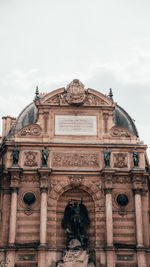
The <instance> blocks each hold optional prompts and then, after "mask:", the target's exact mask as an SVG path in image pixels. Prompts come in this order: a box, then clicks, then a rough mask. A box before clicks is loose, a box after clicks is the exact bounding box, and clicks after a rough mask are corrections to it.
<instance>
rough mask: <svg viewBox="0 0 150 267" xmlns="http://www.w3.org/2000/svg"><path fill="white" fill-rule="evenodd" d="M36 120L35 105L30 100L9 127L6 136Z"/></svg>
mask: <svg viewBox="0 0 150 267" xmlns="http://www.w3.org/2000/svg"><path fill="white" fill-rule="evenodd" d="M36 120H37V107H36V106H35V103H34V102H32V103H30V104H29V105H28V106H26V107H25V108H24V109H23V111H22V112H21V113H20V114H19V116H18V118H17V119H16V122H15V124H14V125H13V126H12V128H11V129H10V132H9V133H8V135H7V137H9V136H10V135H12V134H15V133H17V132H18V131H19V130H20V129H22V128H23V127H25V126H27V125H29V124H32V123H35V122H36Z"/></svg>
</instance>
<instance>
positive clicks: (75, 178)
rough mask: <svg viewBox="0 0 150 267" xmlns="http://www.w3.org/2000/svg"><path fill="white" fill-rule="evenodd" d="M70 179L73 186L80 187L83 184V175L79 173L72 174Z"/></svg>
mask: <svg viewBox="0 0 150 267" xmlns="http://www.w3.org/2000/svg"><path fill="white" fill-rule="evenodd" d="M69 179H70V184H71V186H72V187H79V186H80V185H81V182H82V179H83V176H82V175H78V174H75V175H70V176H69Z"/></svg>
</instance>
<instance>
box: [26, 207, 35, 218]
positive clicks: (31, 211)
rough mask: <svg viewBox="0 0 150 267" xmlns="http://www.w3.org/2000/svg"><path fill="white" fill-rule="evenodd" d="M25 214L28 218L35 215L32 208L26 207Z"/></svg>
mask: <svg viewBox="0 0 150 267" xmlns="http://www.w3.org/2000/svg"><path fill="white" fill-rule="evenodd" d="M24 213H25V214H26V215H27V216H30V215H31V214H33V210H32V209H31V208H30V207H26V209H25V210H24Z"/></svg>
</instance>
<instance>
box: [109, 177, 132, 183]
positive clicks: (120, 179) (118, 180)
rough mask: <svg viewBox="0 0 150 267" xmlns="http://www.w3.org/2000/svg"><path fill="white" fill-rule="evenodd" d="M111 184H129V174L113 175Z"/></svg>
mask: <svg viewBox="0 0 150 267" xmlns="http://www.w3.org/2000/svg"><path fill="white" fill-rule="evenodd" d="M112 182H113V184H131V183H132V181H131V177H130V176H114V177H113V180H112Z"/></svg>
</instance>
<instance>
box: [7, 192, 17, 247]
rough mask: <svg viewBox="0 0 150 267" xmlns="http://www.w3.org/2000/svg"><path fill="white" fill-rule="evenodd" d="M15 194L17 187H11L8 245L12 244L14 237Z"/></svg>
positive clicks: (15, 218) (15, 217)
mask: <svg viewBox="0 0 150 267" xmlns="http://www.w3.org/2000/svg"><path fill="white" fill-rule="evenodd" d="M17 194H18V188H17V187H12V188H11V205H10V222H9V240H8V244H9V246H14V244H15V239H16V220H17Z"/></svg>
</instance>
